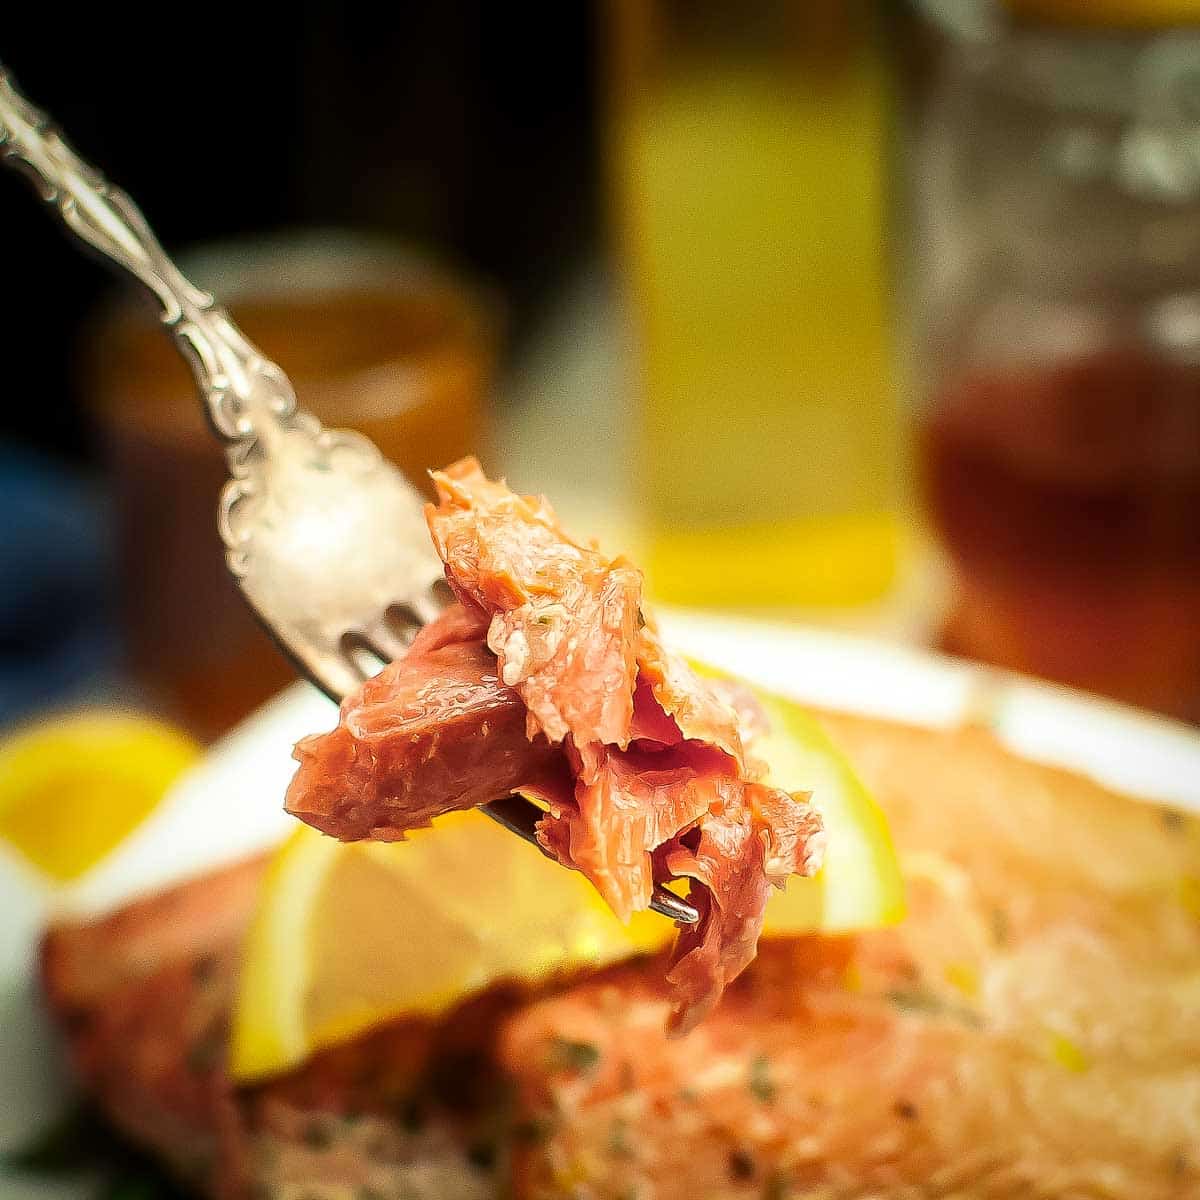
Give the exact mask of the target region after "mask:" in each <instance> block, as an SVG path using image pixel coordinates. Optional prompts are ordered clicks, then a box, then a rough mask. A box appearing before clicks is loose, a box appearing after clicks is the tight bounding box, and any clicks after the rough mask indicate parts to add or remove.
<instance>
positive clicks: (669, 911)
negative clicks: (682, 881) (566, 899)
mask: <svg viewBox="0 0 1200 1200" xmlns="http://www.w3.org/2000/svg"><path fill="white" fill-rule="evenodd" d="M481 807H482V808H483V811H484V812H485V813H487V815H488V816H489V817H491V818H492V820H493V821H498V822H499V823H500V824H501V825H503V826H504V828H505V829H507V830H508V831H509V832H510V833H515V834H516V835H517V837H519V838H523V839H524V840H525V841H527V842H530V843H532V844H533V845H535V846H537V848H538V849H539V850H542V845H541V843H540V842H539V841H538V840H537V830H536V826H537V823H538V821H539V820H540V819H541V817H542V816H543V813H542V810H541V809H540V808H538V807H537V805H535V804H531V803H530V802H529V801H528V800H526V799H525V798H524V797H523V796H505V798H504V799H503V800H493V801H492V802H491V803H490V804H484V805H482V806H481ZM542 853H543V854H545V850H542ZM650 908H651V909H652V910H653V911H654V912H656V913H658V914H659V915H660V916H663V917H668V918H670V919H671V920H672V921H678V922H679V923H680V924H682V925H694V924H695V923H696V922H697V921H698V920H700V914H699V913H698V912H697V911H696V909H695V908H694V907H693V906H692V905H690V904H689V903H688V902H687V901H686V900H684V899H682V898H681V897H679V896H676V895H675V893H674V892H671V891H668V890H667V889H666V888H665V887H663V886H662V884H655V886H654V894H653V895H652V896H651V897H650Z"/></svg>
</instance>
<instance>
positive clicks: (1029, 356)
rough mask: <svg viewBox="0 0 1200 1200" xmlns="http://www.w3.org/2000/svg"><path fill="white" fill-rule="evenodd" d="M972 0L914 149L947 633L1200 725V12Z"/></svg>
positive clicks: (928, 455) (928, 471)
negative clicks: (1181, 17) (1088, 13)
mask: <svg viewBox="0 0 1200 1200" xmlns="http://www.w3.org/2000/svg"><path fill="white" fill-rule="evenodd" d="M933 7H934V6H932V5H930V6H929V8H933ZM979 14H982V16H983V17H988V16H990V17H991V19H990V20H988V19H981V20H979V21H978V22H976V23H975V24H973V25H972V24H971V23H963V24H962V25H960V27H959V28H958V29H957V30H956V31H953V32H950V33H949V34H948V37H947V44H946V46H945V52H944V54H943V55H942V58H941V63H940V66H939V68H938V69H937V72H936V75H935V78H934V80H933V84H932V89H931V94H930V99H929V102H928V107H927V110H926V112H925V113H924V119H923V121H922V122H921V124H920V132H919V149H918V152H917V154H916V155H915V157H914V161H915V163H916V166H917V170H916V173H915V177H914V178H915V198H916V204H915V211H916V214H917V226H918V229H919V243H918V253H917V255H916V256H915V262H916V264H917V297H916V298H917V300H918V304H917V311H918V312H919V314H920V316H919V335H918V345H919V348H920V352H921V353H920V355H919V359H920V363H921V381H920V392H921V394H922V395H923V396H924V407H923V410H922V413H921V421H920V426H921V428H920V434H919V442H918V458H919V467H920V473H921V481H922V487H923V493H924V497H925V502H926V506H927V512H928V514H929V516H930V517H931V519H932V522H933V524H934V526H935V528H936V531H937V533H938V534H939V535H940V538H941V542H942V545H943V546H944V548H945V550H946V551H947V554H948V557H949V559H950V561H951V564H952V568H953V572H954V581H955V591H954V600H953V603H952V607H951V610H950V613H949V616H948V619H947V622H946V626H945V630H944V639H943V640H944V643H945V645H946V647H947V648H948V649H950V650H952V651H956V652H960V653H965V654H969V655H972V656H975V657H978V658H981V659H984V660H986V661H990V662H993V663H996V664H998V665H1000V666H1004V667H1009V668H1013V669H1017V670H1022V671H1028V672H1031V673H1034V674H1038V675H1042V676H1046V677H1049V678H1052V679H1056V680H1060V681H1063V682H1066V683H1070V684H1074V685H1077V686H1082V687H1086V688H1089V689H1092V690H1095V691H1099V692H1102V693H1105V694H1108V695H1111V696H1114V697H1117V698H1119V699H1122V700H1126V701H1129V702H1132V703H1136V704H1140V705H1143V706H1146V707H1150V708H1155V709H1158V710H1160V711H1163V712H1167V713H1171V714H1174V715H1177V716H1182V717H1187V718H1191V719H1200V30H1196V31H1191V30H1188V29H1186V28H1180V27H1174V28H1170V29H1154V28H1140V29H1136V30H1129V29H1126V30H1115V29H1113V30H1105V29H1098V28H1094V27H1089V28H1080V27H1078V26H1062V25H1059V26H1049V25H1038V24H1035V23H1032V22H1022V21H1018V20H1015V19H1013V18H1011V17H1010V18H1008V19H1007V20H1002V19H999V18H998V17H997V16H996V14H995V11H994V10H991V9H989V8H988V7H987V6H977V15H979Z"/></svg>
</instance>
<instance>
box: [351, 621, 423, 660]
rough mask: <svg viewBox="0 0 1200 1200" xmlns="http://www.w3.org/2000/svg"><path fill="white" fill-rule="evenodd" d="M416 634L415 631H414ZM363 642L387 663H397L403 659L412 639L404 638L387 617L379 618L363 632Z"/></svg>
mask: <svg viewBox="0 0 1200 1200" xmlns="http://www.w3.org/2000/svg"><path fill="white" fill-rule="evenodd" d="M414 632H415V631H414ZM363 640H364V641H365V642H366V644H367V645H368V646H369V647H370V648H371V651H372V652H373V653H375V654H377V655H378V656H379V657H380V658H381V659H383V661H384V662H385V663H390V662H395V661H396V659H398V658H403V656H404V652H405V651H406V650H407V649H408V643H409V641H410V640H411V638H404V637H402V636H401V635H400V634H399V633H398V632H397V631H396V630H395V629H394V628H393V627H392V625H391V623H390V622H389V621H388V619H387V617H385V616H383V617H379V618H378V619H377V620H375V621H372V622H371V624H370V625H368V626H367V627H366V629H364V630H363Z"/></svg>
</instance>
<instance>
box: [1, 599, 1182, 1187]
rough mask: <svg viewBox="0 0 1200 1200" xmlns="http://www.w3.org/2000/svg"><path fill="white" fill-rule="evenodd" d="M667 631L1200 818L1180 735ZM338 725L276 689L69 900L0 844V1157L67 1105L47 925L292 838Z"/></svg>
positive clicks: (798, 686)
mask: <svg viewBox="0 0 1200 1200" xmlns="http://www.w3.org/2000/svg"><path fill="white" fill-rule="evenodd" d="M663 626H664V631H665V632H666V633H667V635H668V637H669V638H670V639H671V640H672V642H673V643H674V644H675V645H677V646H679V647H680V648H681V649H683V650H685V651H687V652H688V653H690V654H694V655H696V656H697V657H699V658H702V659H705V660H707V661H709V662H711V663H713V664H714V665H716V666H722V667H726V668H728V669H731V670H736V671H737V672H739V673H740V674H742V675H745V676H746V677H747V678H750V679H753V680H755V681H756V682H759V683H762V684H764V685H766V686H768V687H771V688H773V689H774V690H776V691H779V692H782V693H785V694H787V695H790V696H794V697H795V698H796V699H798V700H802V701H807V702H809V703H812V704H820V705H825V706H828V707H832V708H840V709H846V710H850V711H854V712H861V713H867V714H870V715H874V716H881V717H889V718H893V719H896V720H901V721H907V722H910V723H913V724H920V725H929V726H949V725H954V724H957V723H959V722H961V721H962V720H964V719H965V718H967V717H970V718H971V719H973V720H976V721H986V722H987V723H988V724H989V725H990V726H991V727H992V728H993V729H994V730H995V732H996V734H997V736H998V737H999V738H1000V739H1001V740H1002V741H1004V742H1005V743H1006V744H1008V745H1010V746H1011V747H1013V748H1014V749H1015V750H1017V751H1019V752H1020V753H1022V754H1025V755H1027V756H1029V757H1031V758H1036V759H1040V760H1042V761H1045V762H1054V763H1058V764H1061V765H1064V766H1068V767H1073V768H1075V769H1077V770H1081V771H1084V772H1086V773H1088V774H1091V775H1093V776H1095V777H1096V778H1098V779H1100V780H1101V781H1103V782H1104V783H1107V784H1109V785H1111V786H1113V787H1116V788H1119V789H1121V790H1123V791H1128V792H1131V793H1133V794H1135V795H1139V796H1143V797H1146V798H1149V799H1154V800H1160V801H1165V802H1169V803H1171V804H1175V805H1178V806H1180V807H1185V808H1191V809H1195V810H1197V811H1200V733H1197V732H1196V731H1194V730H1192V729H1190V728H1187V727H1185V726H1182V725H1177V724H1174V723H1172V722H1169V721H1165V720H1161V719H1159V718H1157V717H1152V716H1148V715H1146V714H1143V713H1139V712H1136V711H1134V710H1132V709H1127V708H1123V707H1121V706H1119V705H1115V704H1110V703H1107V702H1104V701H1099V700H1095V699H1092V698H1090V697H1087V696H1083V695H1080V694H1079V693H1074V692H1071V691H1068V690H1066V689H1060V688H1053V687H1048V686H1046V685H1043V684H1037V683H1033V682H1030V681H1029V680H1025V679H1022V678H1019V677H1016V676H1008V675H1001V674H997V673H995V672H991V671H987V670H984V669H983V668H980V667H976V666H972V665H969V664H966V663H963V662H958V661H955V660H952V659H947V658H940V657H937V656H934V655H931V654H927V653H923V652H920V651H917V650H912V649H907V648H903V647H899V646H892V645H883V644H879V643H875V642H870V641H866V640H864V639H859V638H854V637H850V636H846V635H841V634H832V633H827V632H819V631H814V630H807V629H802V628H797V627H795V626H790V625H774V624H765V623H762V622H755V621H730V620H724V619H722V620H716V619H714V618H712V617H708V616H704V615H700V614H695V613H688V612H672V613H667V614H664V615H663ZM334 716H335V712H334V709H333V706H332V705H331V704H329V702H328V701H326V700H325V699H324V698H323V697H321V696H319V695H318V694H317V693H316V692H315V691H313V690H312V689H311V688H309V687H307V686H306V685H303V684H297V685H295V686H294V687H291V688H289V689H288V690H287V691H285V692H283V693H281V694H280V695H279V696H278V697H277V698H276V699H275V700H273V701H271V702H270V703H269V704H267V705H266V706H265V707H263V708H262V709H260V710H259V711H258V712H257V713H255V714H254V715H253V716H251V717H250V718H249V719H248V720H247V721H246V722H245V723H244V724H242V725H241V726H240V727H239V728H238V729H237V730H235V731H234V732H233V733H232V734H230V735H229V736H228V737H227V738H225V739H224V740H223V741H222V742H221V743H220V744H219V745H217V746H216V747H214V748H213V749H212V751H211V752H210V753H209V754H208V756H207V757H206V758H205V760H204V761H203V763H201V764H200V765H199V766H197V767H196V768H195V769H193V770H192V771H191V772H190V773H189V774H188V775H187V776H185V777H184V778H183V779H182V780H180V782H179V784H178V785H177V786H176V787H175V788H174V789H173V790H172V792H171V793H170V795H169V796H168V797H167V799H166V801H165V803H164V804H163V805H162V806H160V808H159V809H158V810H157V811H156V812H155V813H154V814H153V815H152V816H151V817H150V818H149V819H148V820H147V821H146V822H145V823H144V824H143V825H142V826H141V827H140V828H139V829H138V830H136V831H135V832H134V833H133V834H132V835H131V836H130V837H129V838H128V839H126V841H125V842H124V843H122V845H120V846H119V847H117V849H116V850H115V851H114V852H113V853H112V854H111V855H109V856H108V857H107V858H106V859H105V860H104V861H103V862H101V863H100V864H98V865H97V866H96V867H95V868H94V869H93V870H92V871H90V872H89V873H88V874H87V875H85V876H84V877H83V878H82V879H81V880H79V881H78V882H77V883H76V884H74V885H72V886H71V887H69V888H65V889H61V890H57V891H56V890H55V889H53V888H51V887H50V886H49V885H48V884H47V883H46V881H44V880H42V879H40V878H39V877H38V876H37V875H36V874H35V873H34V872H32V871H31V870H30V869H28V868H27V867H26V866H25V864H24V863H23V862H22V861H21V860H19V859H18V858H17V857H16V856H15V855H12V854H11V853H9V852H7V851H6V850H5V848H4V847H3V846H2V845H0V914H3V915H2V917H0V1155H3V1154H4V1153H5V1152H6V1151H12V1150H13V1149H15V1148H18V1147H20V1146H22V1145H25V1144H27V1143H28V1142H29V1140H30V1139H32V1138H34V1137H35V1136H36V1135H37V1133H38V1131H39V1130H40V1129H42V1128H44V1127H45V1126H46V1124H47V1123H48V1122H50V1121H52V1120H53V1119H54V1118H55V1117H56V1116H57V1115H58V1114H59V1113H60V1112H61V1111H62V1109H63V1106H64V1104H65V1103H66V1100H67V1099H68V1093H67V1089H66V1086H65V1083H64V1080H63V1075H62V1072H61V1070H60V1069H59V1067H58V1061H57V1058H56V1057H55V1054H54V1049H53V1046H54V1042H53V1038H52V1036H51V1034H50V1031H49V1029H48V1028H47V1026H46V1022H45V1020H44V1019H43V1017H42V1015H41V1013H40V1011H39V1008H38V1005H37V997H36V993H35V986H34V976H33V964H34V954H35V949H36V945H37V938H38V935H39V931H40V929H41V928H42V926H43V924H44V922H45V920H46V918H47V916H48V915H49V914H50V913H52V912H55V911H69V912H75V913H99V912H103V911H105V910H107V909H110V908H112V907H114V906H116V905H118V904H120V903H121V902H122V901H124V900H127V899H129V898H130V897H131V896H133V895H136V894H137V893H139V892H142V891H145V890H147V889H149V888H153V887H156V886H160V885H163V884H167V883H169V882H172V881H174V880H177V879H181V878H184V877H186V876H188V875H195V874H198V873H201V872H203V871H206V870H208V869H209V868H211V867H213V866H215V865H217V864H218V863H221V862H227V861H230V860H231V859H234V858H236V857H238V856H240V855H243V854H247V853H249V852H251V851H253V850H258V849H261V848H263V847H266V846H270V845H272V844H274V843H275V842H277V841H278V840H279V839H280V838H281V837H282V836H283V835H284V834H285V833H286V832H287V830H288V828H289V826H290V818H288V817H286V816H285V815H284V813H283V810H282V808H281V806H280V801H281V798H282V795H283V791H284V788H285V787H286V785H287V782H288V779H289V778H290V777H291V773H292V770H293V767H294V764H293V762H292V760H291V747H292V744H293V743H294V742H295V741H296V740H297V739H298V738H299V737H301V736H303V735H304V734H306V733H312V732H314V731H315V730H319V729H325V728H328V727H329V726H330V725H332V723H333V720H334ZM68 1190H70V1189H68ZM49 1194H50V1192H49V1191H48V1190H47V1187H46V1185H44V1184H42V1183H41V1182H40V1181H33V1180H28V1179H26V1180H21V1179H18V1178H17V1177H16V1176H14V1175H12V1174H8V1175H5V1174H3V1173H2V1172H0V1195H3V1196H4V1197H5V1198H6V1200H7V1198H8V1197H10V1196H11V1197H13V1198H14V1200H15V1198H16V1197H18V1196H22V1197H24V1196H29V1197H35V1196H37V1197H42V1196H47V1195H49ZM55 1194H61V1193H60V1192H58V1191H57V1190H56V1191H55ZM76 1194H78V1192H77V1189H76Z"/></svg>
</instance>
